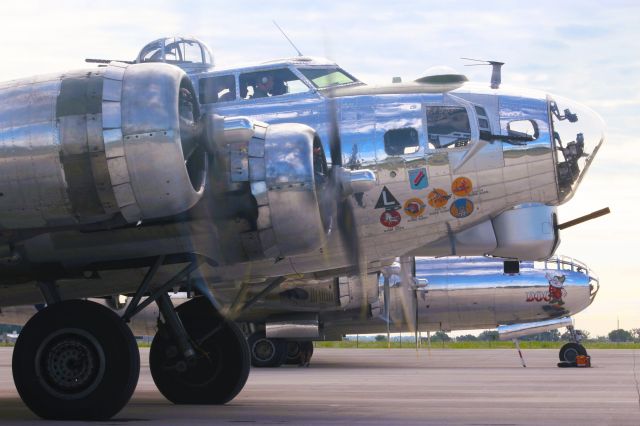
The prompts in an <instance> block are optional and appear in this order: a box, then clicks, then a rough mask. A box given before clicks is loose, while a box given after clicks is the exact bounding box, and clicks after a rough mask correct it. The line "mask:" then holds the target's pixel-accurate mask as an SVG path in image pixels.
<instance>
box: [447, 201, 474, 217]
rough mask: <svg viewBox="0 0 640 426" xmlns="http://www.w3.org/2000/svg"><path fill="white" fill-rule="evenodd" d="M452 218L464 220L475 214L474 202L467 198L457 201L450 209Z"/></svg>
mask: <svg viewBox="0 0 640 426" xmlns="http://www.w3.org/2000/svg"><path fill="white" fill-rule="evenodd" d="M449 212H450V213H451V216H453V217H457V218H458V219H462V218H463V217H467V216H469V215H470V214H471V213H473V202H472V201H471V200H468V199H466V198H460V199H458V200H456V201H455V202H454V203H453V204H451V207H450V208H449Z"/></svg>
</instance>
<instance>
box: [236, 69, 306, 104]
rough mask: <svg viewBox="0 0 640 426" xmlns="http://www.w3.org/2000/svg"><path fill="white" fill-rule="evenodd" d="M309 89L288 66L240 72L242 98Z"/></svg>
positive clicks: (265, 96) (278, 94) (264, 96)
mask: <svg viewBox="0 0 640 426" xmlns="http://www.w3.org/2000/svg"><path fill="white" fill-rule="evenodd" d="M308 91H309V86H307V85H306V84H305V83H304V82H303V81H302V80H300V78H298V76H296V75H295V74H294V73H293V72H291V70H290V69H288V68H280V69H274V70H265V71H255V72H248V73H244V74H240V98H242V99H256V98H267V97H273V96H282V95H288V94H294V93H304V92H308Z"/></svg>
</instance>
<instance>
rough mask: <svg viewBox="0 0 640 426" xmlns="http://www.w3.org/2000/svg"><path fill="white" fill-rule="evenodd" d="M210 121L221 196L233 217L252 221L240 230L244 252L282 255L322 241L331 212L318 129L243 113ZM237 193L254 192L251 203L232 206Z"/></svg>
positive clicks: (252, 256)
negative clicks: (325, 194) (270, 122)
mask: <svg viewBox="0 0 640 426" xmlns="http://www.w3.org/2000/svg"><path fill="white" fill-rule="evenodd" d="M221 120H222V121H221ZM207 121H208V124H209V125H210V126H211V129H209V133H210V135H211V137H210V138H209V139H210V140H214V141H215V142H214V144H215V146H214V147H213V149H214V150H215V151H216V152H214V157H216V158H217V163H216V166H215V170H214V173H217V174H218V175H217V176H216V177H214V180H215V181H216V182H217V184H218V185H219V186H218V188H217V191H218V196H219V199H220V200H221V201H224V202H225V203H226V204H227V206H225V208H227V209H231V211H230V212H229V214H228V215H229V216H230V217H231V218H233V219H235V218H237V217H242V218H244V219H247V220H248V223H249V224H248V229H245V230H242V231H239V232H238V239H239V241H240V245H241V249H242V251H243V252H244V253H245V255H246V257H247V258H248V259H260V258H265V257H266V258H278V257H284V256H291V255H296V254H301V253H306V252H309V251H311V250H314V249H317V248H319V247H321V246H322V245H323V243H324V242H325V239H326V235H327V228H328V226H327V218H328V217H330V212H329V211H324V210H326V209H323V207H322V205H323V203H322V202H321V198H322V197H321V195H322V194H321V193H322V190H323V189H324V188H325V186H326V185H327V184H328V176H327V169H326V160H325V157H324V153H323V152H322V145H321V143H320V140H319V138H318V136H317V134H316V133H315V131H314V130H313V129H312V128H310V127H308V126H305V125H301V124H273V125H267V124H265V123H261V122H256V121H253V120H250V119H248V118H243V117H231V118H225V119H221V118H220V117H216V116H208V117H207ZM222 127H224V131H221V130H220V129H221V128H222ZM216 128H217V129H216ZM221 183H224V184H223V185H220V184H221ZM237 194H240V196H238V197H242V195H243V194H245V195H250V198H251V200H252V201H251V202H252V204H253V205H252V206H251V207H250V208H247V206H246V204H242V203H240V202H238V208H236V209H235V211H233V204H234V196H236V195H237ZM332 201H334V200H332ZM248 212H251V213H248Z"/></svg>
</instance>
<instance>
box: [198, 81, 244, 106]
mask: <svg viewBox="0 0 640 426" xmlns="http://www.w3.org/2000/svg"><path fill="white" fill-rule="evenodd" d="M199 85H200V103H201V104H211V103H215V102H229V101H234V100H235V99H236V78H235V76H234V75H233V74H230V75H217V76H215V77H208V78H201V79H200V83H199Z"/></svg>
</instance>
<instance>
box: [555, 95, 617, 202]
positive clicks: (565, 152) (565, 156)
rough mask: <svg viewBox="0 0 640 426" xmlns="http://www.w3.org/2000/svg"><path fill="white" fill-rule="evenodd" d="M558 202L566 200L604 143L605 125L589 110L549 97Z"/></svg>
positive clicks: (573, 102)
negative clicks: (558, 192)
mask: <svg viewBox="0 0 640 426" xmlns="http://www.w3.org/2000/svg"><path fill="white" fill-rule="evenodd" d="M549 109H550V111H551V121H552V131H553V133H552V134H553V139H554V148H555V151H556V161H557V166H556V169H557V178H558V188H559V191H560V194H559V196H560V202H561V203H562V202H565V201H567V200H569V199H570V198H571V197H572V196H573V194H574V193H575V191H576V189H577V187H578V185H579V183H580V182H581V181H582V179H583V178H584V176H585V173H586V171H587V170H588V168H589V166H590V165H591V162H592V161H593V159H594V157H595V155H596V153H597V152H598V150H599V149H600V147H601V146H602V144H603V143H604V140H605V131H606V130H605V129H606V126H605V123H604V121H603V120H602V117H600V115H598V113H596V112H595V111H593V110H592V109H591V108H589V107H587V106H585V105H583V104H581V103H579V102H576V101H573V100H569V99H565V98H562V97H559V96H553V95H551V96H549Z"/></svg>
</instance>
